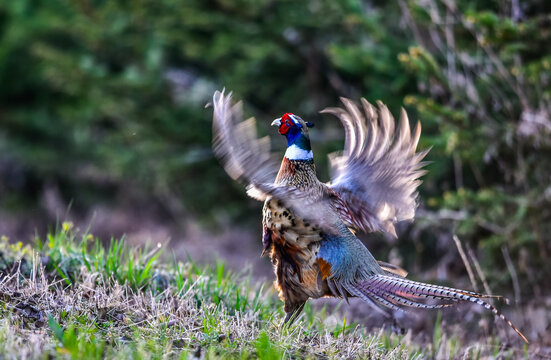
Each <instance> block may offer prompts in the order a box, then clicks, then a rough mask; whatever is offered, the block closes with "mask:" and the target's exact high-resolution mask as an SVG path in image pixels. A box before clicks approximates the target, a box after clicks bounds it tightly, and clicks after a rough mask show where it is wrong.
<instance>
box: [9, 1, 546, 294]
mask: <svg viewBox="0 0 551 360" xmlns="http://www.w3.org/2000/svg"><path fill="white" fill-rule="evenodd" d="M550 10H551V9H550V5H549V4H548V3H546V2H544V1H523V2H522V6H520V5H518V4H516V2H514V1H513V2H505V1H483V2H476V3H474V2H470V1H465V0H460V1H457V2H453V3H452V2H448V1H439V0H410V1H405V0H403V1H398V2H383V1H365V2H364V1H355V0H351V1H330V0H311V1H291V0H287V1H273V0H270V1H268V0H260V1H250V0H236V1H230V0H209V1H206V0H184V1H173V0H157V1H145V0H139V1H132V2H130V1H117V2H111V1H99V0H95V1H94V0H82V1H68V0H55V1H40V0H19V1H6V2H2V3H1V4H0V154H1V157H0V206H2V207H4V208H7V209H10V210H11V211H15V210H22V211H24V210H25V209H28V208H32V207H34V206H36V202H37V199H39V198H40V196H41V194H42V193H43V192H44V189H45V188H46V187H48V186H52V184H53V186H55V187H57V188H58V189H59V190H60V191H61V195H62V197H63V198H64V200H66V201H67V202H69V201H73V203H74V207H75V208H76V209H77V210H78V209H81V210H86V209H87V208H88V207H90V206H91V205H92V204H94V203H96V202H98V201H107V202H108V201H117V200H119V199H120V198H121V197H122V196H127V197H132V198H137V199H139V200H141V201H150V200H152V201H154V202H155V203H156V204H160V206H161V207H163V208H165V210H166V211H168V212H169V213H173V214H174V215H175V218H178V217H181V216H183V215H192V216H194V217H196V218H201V219H204V220H205V219H206V220H212V219H217V218H219V216H220V215H221V214H222V215H223V217H225V218H229V219H237V218H240V219H248V218H251V217H252V216H253V214H254V216H255V219H257V214H256V212H254V213H253V212H252V211H251V209H250V207H247V204H250V203H247V202H246V201H244V199H245V195H244V192H243V190H242V189H241V187H240V186H239V185H237V184H235V183H233V182H232V181H231V179H229V177H227V176H226V174H225V173H224V172H223V170H222V168H221V167H220V166H219V165H218V164H217V162H216V161H215V160H214V158H213V157H212V153H211V151H210V140H211V130H210V128H211V122H210V118H211V111H210V110H209V109H207V110H205V109H204V105H205V104H206V103H207V102H208V101H209V99H210V96H211V95H212V93H213V91H214V90H215V89H220V88H222V87H224V86H225V87H227V88H228V89H230V90H233V91H234V93H235V94H236V98H239V99H245V100H246V106H245V111H250V112H251V113H252V114H254V115H256V116H257V118H258V119H259V120H260V121H259V127H260V132H261V133H267V131H268V126H267V124H268V123H269V121H270V120H271V119H273V118H274V117H276V116H277V115H279V114H281V113H283V112H288V111H293V112H296V113H298V114H301V115H302V116H303V117H305V118H308V119H313V120H314V122H316V123H317V124H318V126H317V128H316V129H317V130H316V131H315V132H314V133H313V141H314V148H315V150H317V153H318V154H321V153H323V152H325V151H332V150H336V149H338V148H339V147H340V146H341V141H342V138H335V136H334V134H336V133H339V134H342V131H341V129H340V127H339V126H340V125H339V124H338V122H336V121H334V120H333V119H331V120H329V119H323V120H322V119H321V118H320V117H319V115H318V114H317V111H319V110H320V109H322V108H324V107H326V106H332V105H336V104H337V101H338V97H339V96H347V97H352V98H359V97H360V96H364V97H366V98H367V99H368V100H370V101H374V100H376V99H381V100H383V101H384V102H385V103H387V104H388V105H389V107H390V108H391V109H392V111H393V112H395V113H396V112H397V111H398V107H399V106H402V105H405V106H406V107H407V108H408V110H409V112H410V114H411V116H410V118H412V119H416V118H418V119H421V121H422V124H423V131H424V132H423V137H422V140H421V147H422V148H424V147H428V146H433V149H432V151H431V153H430V155H429V160H431V161H433V163H432V164H431V165H430V166H429V167H428V170H429V173H428V174H427V175H426V176H425V178H424V179H425V183H424V185H423V186H422V189H421V191H422V199H424V200H425V202H426V204H425V206H424V209H425V211H424V212H423V214H421V215H422V217H421V218H420V219H419V220H418V221H417V222H416V223H415V224H414V228H413V230H411V231H407V232H406V233H405V235H404V238H412V239H414V240H415V241H416V242H418V243H419V242H421V243H423V244H424V245H423V246H422V247H424V248H427V247H431V246H434V242H435V241H438V239H439V238H445V239H447V241H448V243H447V244H448V246H449V244H451V241H450V240H449V239H450V236H451V234H452V233H456V234H457V235H458V236H460V238H461V239H462V240H464V241H465V242H466V243H467V244H469V245H470V246H473V247H474V248H475V249H478V250H479V253H480V256H481V257H482V258H483V259H481V263H482V264H483V267H484V270H485V271H493V272H494V275H495V278H496V279H498V280H501V281H508V272H505V271H504V269H505V262H504V261H505V260H504V256H503V254H502V253H503V251H510V253H511V257H512V258H513V259H515V264H514V265H515V266H517V267H518V268H519V276H521V277H522V278H523V279H528V280H529V282H530V283H531V284H541V283H542V281H543V279H545V278H548V277H549V276H550V275H551V266H550V265H549V261H548V260H549V259H548V255H549V252H550V251H551V249H550V242H551V241H550V236H549V234H550V233H551V228H550V227H551V207H550V206H549V205H550V199H551V186H550V183H551V178H550V176H551V151H550V148H551V140H550V138H551V122H550V121H551V120H550V119H551V117H550V114H551V106H550V103H551V102H550V100H551V99H550V88H551V87H550V86H549V81H550V75H551V73H550V69H551V65H550V64H551V51H550V50H549V46H548V44H550V43H551V39H550V36H551V15H550V13H551V11H550ZM274 143H276V144H275V145H276V146H275V147H276V148H277V146H278V145H279V144H278V143H277V142H276V141H274ZM281 145H283V144H281ZM317 160H318V161H319V162H320V165H321V166H320V167H321V172H322V173H326V169H325V168H324V166H325V164H326V162H325V161H326V160H325V159H324V156H320V155H318V157H317ZM121 194H122V195H121ZM255 211H256V209H255ZM449 214H453V216H449ZM416 229H417V230H416ZM406 243H407V242H406ZM402 246H408V245H402ZM420 248H421V247H419V246H417V245H416V249H420ZM412 254H413V255H412V256H413V257H415V260H416V261H417V262H422V261H424V260H426V256H427V255H426V254H425V255H419V254H418V253H417V252H415V251H414V250H413V251H412ZM408 257H411V256H408ZM542 269H543V270H542ZM526 284H528V283H526Z"/></svg>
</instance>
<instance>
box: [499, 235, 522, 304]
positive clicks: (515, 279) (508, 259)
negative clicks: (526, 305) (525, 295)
mask: <svg viewBox="0 0 551 360" xmlns="http://www.w3.org/2000/svg"><path fill="white" fill-rule="evenodd" d="M501 252H502V253H503V258H504V259H505V265H507V270H509V273H510V274H511V279H512V281H513V289H514V291H515V303H517V304H518V303H520V285H519V282H518V275H517V271H516V270H515V266H514V265H513V261H512V260H511V256H510V255H509V250H508V249H507V246H506V245H503V246H502V247H501Z"/></svg>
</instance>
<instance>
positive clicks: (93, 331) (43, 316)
mask: <svg viewBox="0 0 551 360" xmlns="http://www.w3.org/2000/svg"><path fill="white" fill-rule="evenodd" d="M250 269H251V268H250V267H249V270H245V271H242V272H239V273H236V272H233V271H231V270H229V269H228V267H227V266H226V265H225V264H223V263H221V262H218V263H217V264H214V265H212V266H200V265H197V264H196V263H194V262H192V261H186V262H179V261H175V260H174V254H170V253H169V252H167V250H166V249H165V247H163V246H162V245H160V246H159V247H153V248H149V249H147V248H144V247H132V246H129V245H127V244H126V243H125V242H124V240H112V241H111V242H110V243H109V244H108V245H106V246H104V245H102V242H101V241H100V239H98V238H96V237H95V236H93V235H92V234H89V233H87V232H86V231H77V230H76V229H75V228H74V225H73V224H71V223H64V224H63V225H62V226H60V228H59V229H58V230H57V231H54V232H50V233H49V234H48V235H47V236H46V237H43V238H40V237H37V238H36V239H34V242H32V243H31V244H29V245H23V244H22V243H17V242H14V241H10V240H8V239H7V238H6V237H3V239H2V241H1V243H0V314H1V315H0V344H2V345H0V358H7V359H9V358H44V357H45V356H47V357H50V356H53V357H63V358H106V357H107V358H129V357H132V358H273V359H279V358H281V357H286V358H390V359H392V358H396V359H403V358H480V359H486V358H488V359H489V358H510V359H516V358H533V357H538V356H541V357H544V356H545V351H549V349H545V348H543V347H542V346H541V344H538V343H536V344H531V345H524V344H522V342H521V341H519V339H517V338H516V337H514V336H513V335H512V334H510V333H509V331H508V329H506V328H505V327H503V326H501V324H498V325H497V327H498V329H499V331H496V330H495V326H494V325H493V324H494V322H493V321H492V320H488V318H486V317H484V316H483V315H481V314H480V313H479V312H476V311H469V312H467V313H468V314H470V315H468V316H461V322H458V323H456V324H455V325H453V324H450V321H449V320H445V321H443V320H442V319H443V318H444V319H453V316H452V317H451V318H450V317H449V314H444V315H443V316H442V315H438V316H436V318H435V319H434V318H433V317H426V319H427V321H428V322H430V321H432V323H431V324H430V325H429V326H431V328H430V329H431V330H430V331H428V332H427V331H417V330H416V329H414V328H409V327H407V326H406V329H405V330H404V329H399V327H395V328H394V329H393V328H392V326H391V324H387V325H386V326H383V327H382V328H377V327H366V326H364V325H365V324H356V323H349V320H348V319H349V317H347V316H346V314H347V313H349V314H350V309H354V308H355V307H357V308H362V309H364V315H365V319H368V318H369V317H370V313H369V312H367V311H366V310H365V309H366V308H365V306H361V305H360V303H359V302H354V301H353V304H354V305H352V306H351V307H350V308H349V309H348V310H345V311H344V314H343V311H342V309H343V308H346V306H341V310H339V311H336V312H334V302H331V303H329V304H327V303H326V304H325V306H322V305H321V304H320V302H316V304H315V305H314V306H311V305H310V306H307V308H306V311H305V313H304V315H303V317H302V318H301V319H299V321H297V322H296V324H294V325H293V326H292V327H290V328H282V327H281V321H282V318H283V313H282V310H281V308H282V306H281V305H282V304H281V302H280V301H279V300H278V299H277V298H276V296H275V294H274V291H273V290H272V286H271V284H270V283H266V282H263V281H256V280H253V277H252V275H251V271H250ZM410 317H411V316H409V315H407V316H403V317H402V318H398V323H399V324H400V326H401V327H404V326H402V325H404V324H405V325H407V324H408V321H409V322H410V323H411V320H408V318H410ZM417 317H418V316H417ZM356 318H359V317H358V316H356ZM413 318H416V317H415V316H413ZM365 319H364V320H365ZM429 319H432V320H430V321H429ZM476 319H478V320H476ZM480 319H483V320H480ZM372 320H373V319H372ZM473 321H475V322H476V321H482V322H480V324H486V326H488V331H490V333H488V335H485V336H483V337H480V338H479V339H478V340H472V339H470V337H469V336H468V334H466V332H465V331H464V329H463V327H462V325H459V324H466V325H468V324H470V323H472V322H473ZM445 323H447V324H445ZM423 326H426V324H425V325H423ZM402 331H404V332H403V333H402ZM507 334H509V335H507Z"/></svg>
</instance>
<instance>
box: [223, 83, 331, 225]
mask: <svg viewBox="0 0 551 360" xmlns="http://www.w3.org/2000/svg"><path fill="white" fill-rule="evenodd" d="M212 105H213V107H214V114H213V142H212V148H213V151H214V154H215V156H216V157H217V158H218V159H219V160H220V162H221V163H222V165H223V166H224V169H225V170H226V172H227V173H228V174H229V175H230V176H231V177H232V178H233V179H234V180H237V181H239V182H241V183H242V184H244V185H246V186H247V189H248V191H247V193H248V194H249V196H251V197H253V198H255V199H257V200H260V201H264V200H266V198H267V197H268V196H272V197H275V198H277V199H278V200H281V201H282V202H283V203H284V204H285V206H286V207H288V208H289V209H291V210H292V211H293V212H294V213H295V214H296V215H298V216H300V217H302V218H304V219H308V220H310V221H312V222H314V223H316V224H318V225H319V226H320V227H323V228H324V230H325V231H326V232H332V231H334V230H333V226H334V224H335V223H336V222H339V221H340V219H339V217H338V215H337V214H336V213H335V212H334V210H333V208H332V207H331V206H330V202H329V201H328V196H327V194H324V193H315V194H313V193H310V192H308V191H303V190H301V189H298V188H296V187H293V186H286V185H276V184H274V180H275V178H276V175H277V172H278V170H279V163H278V162H279V161H280V160H279V159H277V158H274V155H272V154H271V153H270V140H269V138H268V137H264V138H260V139H259V138H258V137H257V133H256V123H255V120H254V118H250V119H248V120H243V111H242V105H241V102H238V103H236V104H235V105H232V104H231V93H229V94H227V95H226V94H224V91H222V92H220V91H216V92H215V93H214V96H213V104H212Z"/></svg>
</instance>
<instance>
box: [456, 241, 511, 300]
mask: <svg viewBox="0 0 551 360" xmlns="http://www.w3.org/2000/svg"><path fill="white" fill-rule="evenodd" d="M465 247H466V248H467V254H469V258H470V259H471V261H472V262H473V264H474V268H475V270H476V273H477V275H478V278H479V279H480V281H482V286H483V287H484V291H485V292H486V294H488V295H490V294H492V290H491V289H490V286H488V282H487V281H486V275H484V272H482V268H481V267H480V263H479V262H478V259H477V258H476V256H475V254H474V251H473V249H472V248H471V247H470V246H469V244H466V245H465ZM504 299H505V302H507V303H508V302H509V300H508V299H507V298H504Z"/></svg>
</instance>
